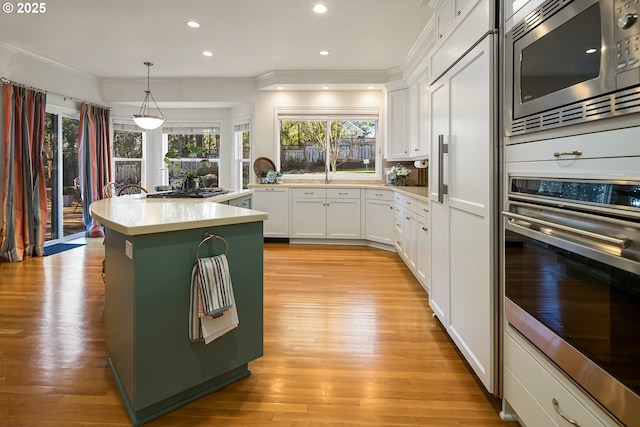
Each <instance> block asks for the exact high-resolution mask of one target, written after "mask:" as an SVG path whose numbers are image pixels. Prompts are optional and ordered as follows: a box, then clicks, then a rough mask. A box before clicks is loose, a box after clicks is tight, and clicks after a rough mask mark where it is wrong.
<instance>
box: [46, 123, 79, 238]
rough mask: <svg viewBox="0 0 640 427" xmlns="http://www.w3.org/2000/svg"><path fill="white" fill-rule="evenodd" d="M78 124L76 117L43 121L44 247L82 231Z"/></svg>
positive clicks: (73, 236)
mask: <svg viewBox="0 0 640 427" xmlns="http://www.w3.org/2000/svg"><path fill="white" fill-rule="evenodd" d="M78 124H79V120H78V118H77V115H76V117H73V116H72V115H71V114H59V113H47V114H46V117H45V130H46V133H45V142H44V153H43V155H44V173H45V180H46V183H47V204H48V215H47V231H46V237H45V241H46V243H51V242H59V241H63V240H69V239H71V238H76V237H80V236H82V235H83V234H84V231H85V227H84V223H83V219H82V202H81V196H80V195H81V193H80V180H79V179H78V175H79V174H78Z"/></svg>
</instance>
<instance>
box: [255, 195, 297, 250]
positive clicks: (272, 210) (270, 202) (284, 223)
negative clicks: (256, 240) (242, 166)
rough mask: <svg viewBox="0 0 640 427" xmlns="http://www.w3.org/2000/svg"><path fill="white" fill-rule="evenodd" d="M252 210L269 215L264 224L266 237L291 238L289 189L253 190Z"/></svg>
mask: <svg viewBox="0 0 640 427" xmlns="http://www.w3.org/2000/svg"><path fill="white" fill-rule="evenodd" d="M252 209H255V210H257V211H262V212H266V213H268V214H269V219H267V220H266V221H264V223H263V227H264V237H277V238H287V237H289V188H287V187H278V186H273V187H256V188H253V198H252Z"/></svg>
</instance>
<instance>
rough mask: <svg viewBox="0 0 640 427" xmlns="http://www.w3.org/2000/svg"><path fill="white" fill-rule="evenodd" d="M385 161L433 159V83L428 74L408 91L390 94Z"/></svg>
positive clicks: (402, 90) (423, 75)
mask: <svg viewBox="0 0 640 427" xmlns="http://www.w3.org/2000/svg"><path fill="white" fill-rule="evenodd" d="M387 108H388V114H387V116H388V128H389V129H388V132H387V144H386V151H385V158H386V159H388V160H412V159H423V158H425V157H427V156H428V155H429V138H430V136H431V135H430V132H429V83H428V73H427V72H426V71H425V72H424V73H423V74H422V75H421V77H420V78H419V79H417V80H416V81H415V82H413V83H412V84H411V86H410V87H409V88H408V89H407V88H405V89H399V90H392V91H390V92H389V94H388V102H387Z"/></svg>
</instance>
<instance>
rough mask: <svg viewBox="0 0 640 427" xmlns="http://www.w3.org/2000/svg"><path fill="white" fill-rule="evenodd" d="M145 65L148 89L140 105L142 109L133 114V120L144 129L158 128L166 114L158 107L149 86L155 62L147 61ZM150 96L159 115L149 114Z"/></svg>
mask: <svg viewBox="0 0 640 427" xmlns="http://www.w3.org/2000/svg"><path fill="white" fill-rule="evenodd" d="M144 65H146V66H147V90H145V91H144V93H145V96H144V101H143V102H142V107H140V111H139V112H138V114H134V115H132V116H131V118H132V119H133V121H134V122H135V123H136V124H137V125H138V126H140V127H141V128H142V129H156V128H158V127H160V125H162V123H164V116H163V115H162V111H160V108H159V107H158V103H157V102H156V100H155V99H154V98H153V95H152V94H151V89H150V88H149V70H150V69H151V66H152V65H153V62H145V63H144ZM149 98H151V100H152V101H153V103H154V104H155V106H156V110H158V114H160V115H159V116H154V115H152V114H149Z"/></svg>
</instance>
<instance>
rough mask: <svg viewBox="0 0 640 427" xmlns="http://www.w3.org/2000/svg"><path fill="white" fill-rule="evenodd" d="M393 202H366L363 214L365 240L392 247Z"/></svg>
mask: <svg viewBox="0 0 640 427" xmlns="http://www.w3.org/2000/svg"><path fill="white" fill-rule="evenodd" d="M394 219H395V215H394V213H393V202H390V201H388V200H367V206H366V212H365V232H366V233H367V235H366V239H367V240H371V241H374V242H378V243H384V244H386V245H393V223H394Z"/></svg>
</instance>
